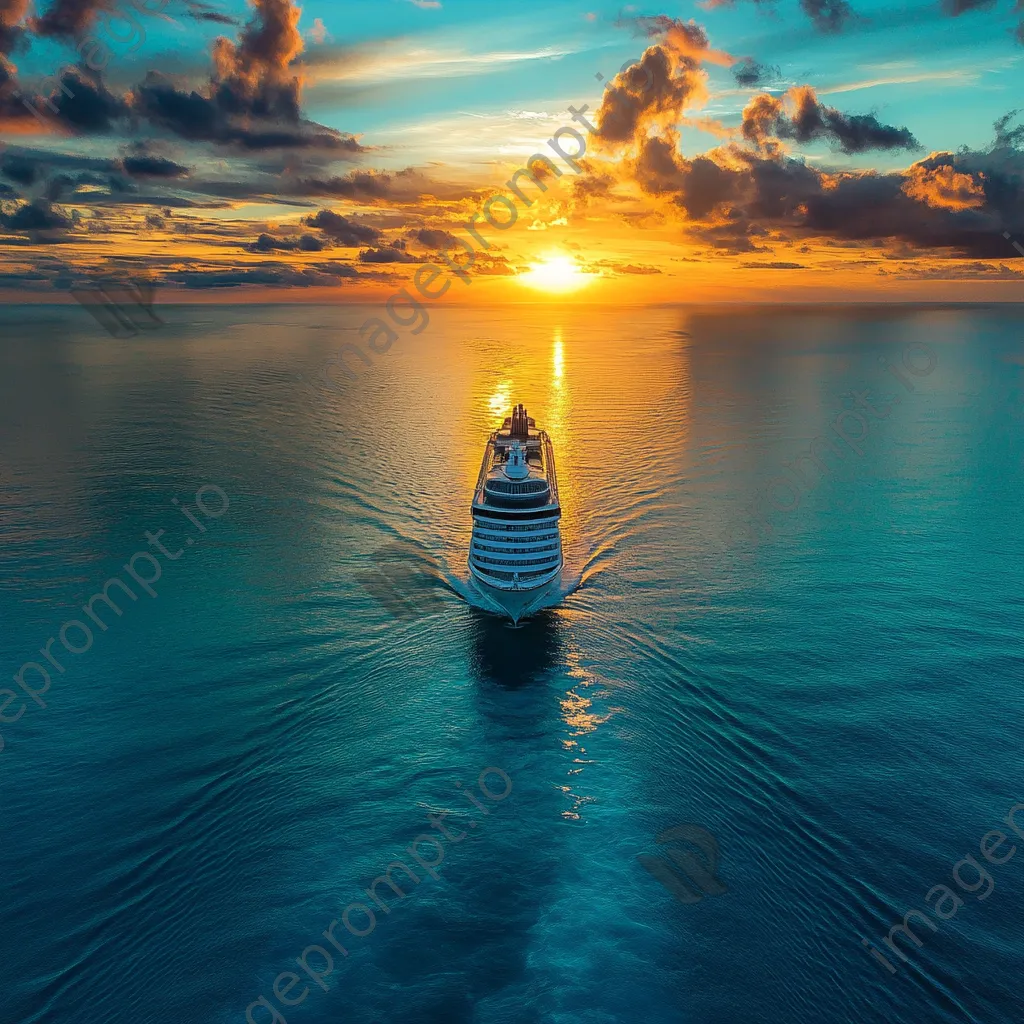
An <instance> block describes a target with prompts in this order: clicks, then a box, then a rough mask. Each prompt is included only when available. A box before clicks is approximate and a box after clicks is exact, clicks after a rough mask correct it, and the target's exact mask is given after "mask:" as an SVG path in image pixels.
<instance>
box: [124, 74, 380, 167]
mask: <svg viewBox="0 0 1024 1024" xmlns="http://www.w3.org/2000/svg"><path fill="white" fill-rule="evenodd" d="M296 100H297V97H296V94H295V93H294V91H293V90H292V89H291V88H290V87H287V86H286V87H283V88H282V87H278V86H276V85H273V84H271V85H267V86H266V87H263V88H260V89H259V90H257V91H256V92H255V93H254V94H253V95H252V96H249V97H245V96H243V95H241V94H240V93H238V92H237V91H235V90H234V89H233V88H232V87H231V86H230V85H227V84H225V85H222V86H220V87H218V88H217V89H216V90H215V91H214V93H213V95H212V96H205V95H203V94H202V93H200V92H197V91H196V90H195V89H193V90H190V91H188V92H186V91H184V90H182V89H179V88H178V87H177V86H176V85H174V83H173V82H172V81H171V80H170V79H169V78H167V77H166V76H164V75H162V74H160V72H158V71H150V72H149V73H148V74H147V75H146V78H145V80H144V81H143V82H142V83H141V84H140V85H139V86H137V87H136V89H135V109H136V110H137V111H138V113H139V114H141V115H142V116H144V117H145V118H147V119H148V120H149V121H151V122H152V123H153V124H156V125H159V126H161V127H162V128H166V129H167V130H168V131H171V132H173V133H174V134H175V135H178V136H180V137H181V138H183V139H189V140H191V141H203V142H213V143H219V144H222V145H225V146H232V147H236V148H240V149H245V150H254V151H256V150H265V149H293V150H294V149H300V150H301V149H324V150H328V151H335V152H336V153H338V154H353V155H354V154H357V153H361V152H362V151H363V147H362V146H361V145H360V144H359V143H358V142H357V141H356V139H355V138H354V137H353V136H351V135H345V134H344V133H342V132H338V131H335V130H334V129H333V128H325V127H324V126H322V125H318V124H316V123H315V122H313V121H307V120H305V119H304V118H301V117H300V116H299V115H298V109H297V106H296Z"/></svg>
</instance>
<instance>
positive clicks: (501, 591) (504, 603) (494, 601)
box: [469, 564, 562, 624]
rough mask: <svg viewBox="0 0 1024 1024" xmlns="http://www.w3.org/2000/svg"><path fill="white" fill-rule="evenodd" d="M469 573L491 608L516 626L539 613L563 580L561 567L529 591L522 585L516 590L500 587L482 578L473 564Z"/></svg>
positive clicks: (509, 587)
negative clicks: (529, 616)
mask: <svg viewBox="0 0 1024 1024" xmlns="http://www.w3.org/2000/svg"><path fill="white" fill-rule="evenodd" d="M469 571H470V574H471V576H472V578H473V584H474V586H475V587H476V589H477V592H478V593H479V594H480V595H481V596H482V597H483V598H484V601H485V603H486V604H488V605H489V606H491V608H492V610H493V611H494V612H495V614H497V615H502V616H505V617H507V618H509V619H511V620H512V622H513V623H515V624H518V622H519V621H520V619H524V618H526V617H527V616H528V615H530V614H532V613H533V612H535V611H537V610H538V609H539V608H540V607H541V606H542V605H543V604H544V603H545V601H546V600H547V599H548V598H549V597H550V596H551V595H552V594H553V593H555V592H557V590H558V587H559V584H560V582H561V579H562V566H561V565H559V566H557V568H555V569H554V570H553V571H552V572H551V574H550V575H548V576H547V577H545V578H543V579H541V581H540V582H539V583H538V584H537V585H535V586H532V587H530V588H529V589H526V588H524V587H523V586H522V585H520V586H519V587H516V588H513V587H511V586H503V585H499V584H497V583H496V582H494V581H490V580H488V579H486V578H484V577H483V576H481V575H480V574H479V573H478V572H477V571H476V570H475V569H474V567H473V565H472V564H470V566H469Z"/></svg>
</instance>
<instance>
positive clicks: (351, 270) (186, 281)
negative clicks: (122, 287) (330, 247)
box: [166, 262, 382, 289]
mask: <svg viewBox="0 0 1024 1024" xmlns="http://www.w3.org/2000/svg"><path fill="white" fill-rule="evenodd" d="M166 278H167V280H168V281H171V282H174V283H177V284H181V285H184V286H185V287H186V288H192V289H207V288H239V287H243V286H245V285H262V286H264V287H268V286H269V287H280V288H325V287H336V286H337V285H338V284H340V283H341V282H342V281H345V280H355V279H357V278H369V279H372V280H381V279H382V278H381V275H377V274H361V273H360V272H359V271H358V270H357V269H356V268H355V267H351V266H349V265H348V264H345V263H317V264H314V265H312V266H309V267H302V268H297V267H293V266H289V265H288V264H286V263H273V262H269V263H262V264H260V265H259V266H257V267H247V268H239V269H232V270H174V271H171V272H170V273H168V274H167V275H166Z"/></svg>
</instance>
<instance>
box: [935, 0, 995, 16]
mask: <svg viewBox="0 0 1024 1024" xmlns="http://www.w3.org/2000/svg"><path fill="white" fill-rule="evenodd" d="M995 5H996V0H942V9H943V11H944V12H945V13H946V14H948V15H949V16H950V17H951V18H959V17H960V15H961V14H965V13H966V12H967V11H980V10H987V9H991V8H993V7H995Z"/></svg>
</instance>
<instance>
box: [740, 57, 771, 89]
mask: <svg viewBox="0 0 1024 1024" xmlns="http://www.w3.org/2000/svg"><path fill="white" fill-rule="evenodd" d="M732 74H733V77H734V78H735V79H736V84H737V85H743V86H754V85H766V84H767V83H768V82H774V81H776V80H777V79H778V78H779V76H780V75H781V74H782V72H781V71H780V69H779V68H778V67H777V66H775V65H774V64H761V63H759V62H758V61H756V60H754V59H753V57H744V58H743V60H741V61H740V62H739V63H738V64H734V65H733V68H732Z"/></svg>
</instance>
